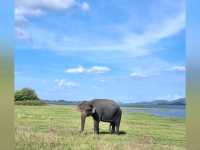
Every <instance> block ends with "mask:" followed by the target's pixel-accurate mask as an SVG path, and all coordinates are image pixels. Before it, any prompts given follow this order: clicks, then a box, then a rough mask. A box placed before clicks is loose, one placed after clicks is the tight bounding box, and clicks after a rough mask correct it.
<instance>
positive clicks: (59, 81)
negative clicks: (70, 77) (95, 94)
mask: <svg viewBox="0 0 200 150" xmlns="http://www.w3.org/2000/svg"><path fill="white" fill-rule="evenodd" d="M55 83H56V85H57V86H58V87H60V88H65V87H68V88H73V87H78V86H79V84H78V83H76V82H74V81H67V80H65V79H56V80H55Z"/></svg>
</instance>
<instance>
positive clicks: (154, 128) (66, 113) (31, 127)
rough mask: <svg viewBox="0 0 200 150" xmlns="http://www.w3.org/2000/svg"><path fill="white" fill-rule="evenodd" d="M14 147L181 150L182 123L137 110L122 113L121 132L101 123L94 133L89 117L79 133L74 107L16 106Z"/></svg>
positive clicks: (29, 149)
mask: <svg viewBox="0 0 200 150" xmlns="http://www.w3.org/2000/svg"><path fill="white" fill-rule="evenodd" d="M15 112H16V122H15V141H16V150H184V149H185V148H184V147H185V140H186V139H185V122H184V120H181V119H163V118H160V117H155V116H151V115H146V114H140V113H124V114H123V116H122V122H121V128H120V130H121V131H122V132H121V134H120V135H110V134H109V133H108V124H107V123H101V124H100V135H99V136H97V135H93V130H92V125H93V122H92V118H88V119H87V120H86V126H85V132H84V134H80V133H79V130H80V114H79V112H77V111H76V109H75V107H74V106H55V105H52V106H15Z"/></svg>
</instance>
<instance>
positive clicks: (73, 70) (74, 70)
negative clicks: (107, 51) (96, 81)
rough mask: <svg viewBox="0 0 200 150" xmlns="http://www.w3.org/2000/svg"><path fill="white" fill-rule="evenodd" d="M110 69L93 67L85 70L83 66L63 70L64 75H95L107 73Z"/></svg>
mask: <svg viewBox="0 0 200 150" xmlns="http://www.w3.org/2000/svg"><path fill="white" fill-rule="evenodd" d="M110 70H111V69H110V68H108V67H106V66H93V67H90V68H85V67H83V66H78V67H75V68H68V69H66V70H65V72H66V73H96V74H102V73H106V72H109V71H110Z"/></svg>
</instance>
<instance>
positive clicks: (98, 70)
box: [87, 66, 110, 73]
mask: <svg viewBox="0 0 200 150" xmlns="http://www.w3.org/2000/svg"><path fill="white" fill-rule="evenodd" d="M87 71H88V72H92V73H105V72H109V71H110V68H108V67H105V66H93V67H91V68H89V69H87Z"/></svg>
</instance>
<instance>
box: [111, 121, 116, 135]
mask: <svg viewBox="0 0 200 150" xmlns="http://www.w3.org/2000/svg"><path fill="white" fill-rule="evenodd" d="M111 127H112V129H111V134H113V133H115V124H114V123H112V124H111Z"/></svg>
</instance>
